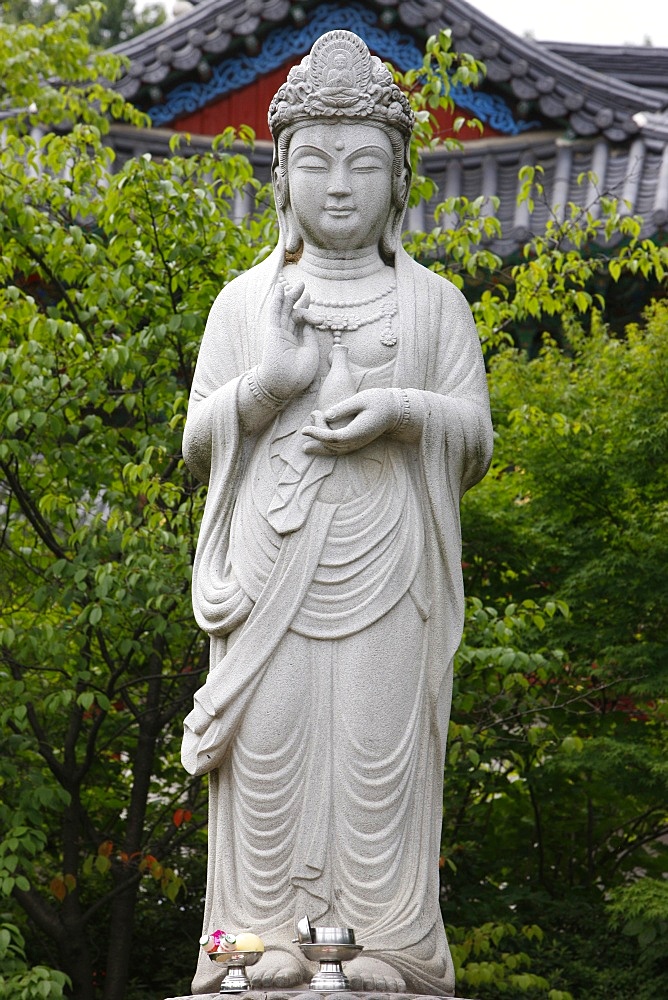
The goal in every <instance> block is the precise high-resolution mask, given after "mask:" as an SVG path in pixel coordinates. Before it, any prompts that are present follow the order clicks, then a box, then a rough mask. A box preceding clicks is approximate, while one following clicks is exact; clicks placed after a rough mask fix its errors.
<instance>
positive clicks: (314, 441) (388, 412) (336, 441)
mask: <svg viewBox="0 0 668 1000" xmlns="http://www.w3.org/2000/svg"><path fill="white" fill-rule="evenodd" d="M351 418H352V419H351ZM399 418H400V413H399V411H398V406H397V399H396V394H395V393H394V392H393V391H392V390H391V389H364V390H363V392H358V393H356V395H354V396H351V397H350V398H349V399H344V400H343V402H342V403H337V404H336V406H331V407H330V408H329V409H328V410H326V411H325V412H324V413H321V411H320V410H315V411H314V412H313V413H312V415H311V419H312V420H313V423H312V424H309V425H308V426H306V427H304V429H303V430H302V434H304V435H306V437H307V438H310V439H311V440H309V441H307V442H306V444H305V445H304V451H305V452H306V454H307V455H349V454H350V453H351V452H353V451H357V450H358V449H359V448H363V447H364V446H365V445H367V444H370V443H371V441H375V440H376V438H377V437H380V436H381V434H385V433H387V431H391V430H393V429H394V428H395V427H396V425H397V422H398V420H399ZM340 420H349V421H350V422H349V423H347V424H346V425H345V426H344V427H338V428H334V427H332V424H335V423H338V422H339V421H340Z"/></svg>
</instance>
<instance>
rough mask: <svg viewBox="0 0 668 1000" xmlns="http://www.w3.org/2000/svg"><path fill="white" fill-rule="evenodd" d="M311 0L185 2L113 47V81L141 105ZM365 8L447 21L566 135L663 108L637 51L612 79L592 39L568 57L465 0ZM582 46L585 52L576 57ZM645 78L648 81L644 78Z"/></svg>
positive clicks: (394, 24) (402, 24) (431, 22)
mask: <svg viewBox="0 0 668 1000" xmlns="http://www.w3.org/2000/svg"><path fill="white" fill-rule="evenodd" d="M317 6H318V5H317V4H316V3H315V2H313V0H302V2H300V3H292V2H290V0H194V2H193V3H192V9H191V10H190V11H189V12H187V13H185V14H183V15H182V16H180V17H179V18H177V19H176V20H174V21H172V22H170V23H167V24H163V25H160V26H159V27H157V28H154V29H153V30H151V31H148V32H146V33H145V34H142V35H139V36H138V37H136V38H133V39H131V40H130V41H128V42H124V43H123V44H122V45H119V46H117V47H116V49H115V51H116V52H118V53H122V54H123V55H125V56H127V57H128V58H129V59H130V68H129V70H128V72H127V73H126V74H125V76H124V77H123V78H122V79H121V80H120V81H119V83H118V84H117V87H118V89H119V90H120V91H121V92H122V93H123V94H124V95H125V96H126V97H127V98H128V99H130V100H133V101H136V102H138V103H140V104H141V103H142V101H141V98H142V91H143V92H144V93H146V92H147V91H150V88H151V87H153V88H156V87H157V86H161V87H163V89H164V87H165V85H167V87H168V88H171V87H172V86H174V85H175V84H177V83H178V82H180V81H184V80H188V79H191V80H196V79H197V78H198V76H199V78H200V79H203V78H206V75H207V73H208V72H209V67H210V65H211V64H212V63H218V62H220V61H221V59H224V58H225V57H228V56H230V55H232V54H235V53H238V52H245V53H247V54H250V55H252V54H254V53H256V52H258V51H259V50H260V48H261V45H262V41H263V39H264V38H265V37H266V36H267V35H268V34H269V33H270V32H271V30H272V29H275V28H276V27H277V26H279V25H286V24H290V25H292V26H293V27H294V28H295V29H297V28H299V27H301V26H302V25H303V24H304V22H306V21H308V19H309V16H310V15H311V13H312V12H313V10H314V8H316V7H317ZM342 6H343V5H342ZM364 6H365V8H367V9H369V10H370V11H375V12H376V14H377V16H378V18H379V23H380V24H381V25H382V26H383V27H384V28H386V29H392V28H394V29H399V30H401V29H403V30H407V31H408V32H409V33H412V34H413V35H419V36H424V37H426V36H428V35H430V34H434V33H436V32H437V31H438V30H440V29H441V28H443V27H451V28H452V33H453V37H454V40H455V44H456V45H457V47H459V48H460V49H462V50H464V51H467V52H470V53H471V54H473V55H474V56H476V57H477V58H480V59H482V60H483V61H484V62H485V64H486V66H487V79H488V81H489V82H490V83H491V84H492V85H496V86H498V87H499V88H500V89H501V90H502V91H506V92H507V93H508V94H509V95H512V97H513V98H514V99H516V100H517V101H520V102H523V104H525V105H530V106H531V107H532V108H534V109H536V111H537V112H538V113H539V114H540V115H541V116H542V117H543V119H545V120H549V121H554V120H558V121H559V122H560V123H563V124H564V125H565V126H566V127H568V128H569V129H570V131H571V132H572V133H573V135H575V136H596V135H604V136H605V137H606V138H608V139H610V140H612V141H613V142H622V141H624V140H625V139H627V138H628V137H629V136H633V135H635V134H636V133H637V132H638V124H637V122H636V121H635V120H634V116H635V115H636V114H637V113H638V112H639V111H645V112H649V113H653V114H656V113H658V112H661V111H663V110H665V109H666V108H668V86H667V87H666V89H665V90H662V89H660V86H659V85H660V84H662V83H665V82H666V81H665V79H664V77H663V76H661V75H660V74H659V72H658V71H651V72H650V62H649V60H648V59H647V57H646V56H645V57H643V58H642V62H643V65H645V66H646V67H647V69H646V72H644V73H643V74H642V79H641V81H640V82H639V83H636V82H632V81H631V79H630V74H631V66H632V63H633V56H631V57H629V58H628V60H627V62H626V65H627V66H628V71H627V72H625V73H616V74H615V76H614V77H613V78H612V79H613V80H614V82H613V84H612V85H611V76H610V73H609V66H610V64H609V63H608V66H607V70H608V72H604V70H606V65H605V53H602V54H601V57H600V58H598V57H596V58H594V52H593V48H592V47H591V46H590V47H586V46H576V47H575V49H577V52H576V53H575V55H574V56H567V52H566V50H567V49H568V47H567V46H559V45H556V44H554V43H553V44H551V45H546V44H539V43H537V42H534V41H532V40H530V39H527V38H520V37H518V36H517V35H515V34H513V33H512V32H511V31H509V30H508V29H506V28H504V27H502V26H501V25H500V24H497V23H496V22H495V21H493V20H491V19H490V18H489V17H487V16H486V15H484V14H483V13H482V12H481V11H479V10H477V9H476V8H475V7H474V6H472V5H471V4H469V3H467V2H466V0H399V2H397V0H373V2H370V3H366V4H365V5H364ZM344 25H345V18H343V17H342V20H341V25H340V26H344ZM603 49H607V47H605V46H604V47H603ZM615 51H616V50H615ZM587 52H589V53H590V54H591V58H589V57H587V58H585V56H586V53H587ZM637 52H638V50H637V49H634V50H633V53H637ZM588 59H589V61H588ZM658 62H660V59H659V60H657V63H658ZM406 68H407V67H406ZM654 81H655V82H656V88H654V87H652V86H650V84H651V83H652V82H654ZM657 88H658V89H657ZM144 104H146V100H145V101H144Z"/></svg>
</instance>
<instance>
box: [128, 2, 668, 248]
mask: <svg viewBox="0 0 668 1000" xmlns="http://www.w3.org/2000/svg"><path fill="white" fill-rule="evenodd" d="M331 27H346V28H350V29H351V30H353V31H357V32H358V33H359V34H361V35H362V37H364V38H365V41H366V42H367V44H368V45H369V46H370V47H371V48H372V49H374V50H375V51H377V52H378V54H379V55H381V57H382V58H386V59H390V61H392V62H394V63H395V65H397V66H399V68H401V69H408V68H410V67H412V66H415V65H418V64H419V61H420V51H421V47H422V43H423V41H424V39H425V38H426V37H427V36H428V35H431V34H434V33H436V32H437V31H438V30H440V29H441V28H443V27H451V29H452V34H453V38H454V43H455V47H456V48H458V49H460V50H461V51H466V52H469V53H471V54H472V55H474V56H475V57H476V58H478V59H481V60H482V61H484V63H485V64H486V67H487V78H486V81H485V84H484V85H483V87H482V88H480V90H479V91H474V92H472V93H469V94H463V93H462V94H459V95H458V97H456V100H457V103H458V104H459V105H460V106H462V107H464V108H467V109H469V110H470V111H471V112H472V114H474V115H476V116H477V117H479V118H481V120H483V121H485V122H486V124H488V125H490V126H491V134H492V137H488V136H486V137H484V138H481V139H476V140H475V141H468V142H465V143H464V146H463V148H462V149H461V150H458V151H447V150H445V149H442V150H436V151H435V152H432V153H430V154H428V155H427V156H425V158H424V168H425V169H426V171H427V173H428V174H429V175H430V176H431V177H432V178H433V179H434V180H435V181H436V182H437V185H438V195H437V196H436V197H435V198H434V200H433V202H432V204H431V205H430V206H426V207H425V206H423V207H422V208H421V209H419V210H418V211H417V212H415V211H414V212H413V213H412V215H409V218H408V220H407V221H408V224H409V225H410V226H411V228H424V227H429V226H431V225H432V224H433V210H434V209H435V207H436V205H437V204H438V203H439V202H441V201H443V200H444V199H445V198H447V197H450V196H460V195H463V196H465V197H467V198H469V199H471V200H473V199H475V198H477V197H478V196H479V195H481V194H482V195H483V196H485V197H486V198H487V199H488V201H487V204H488V206H489V211H492V208H491V204H492V203H491V198H492V196H495V197H497V198H498V199H499V207H498V209H497V210H496V211H495V214H497V216H498V218H499V220H500V222H501V225H502V230H503V235H502V237H501V238H499V239H495V240H494V241H493V244H492V247H493V249H495V250H496V251H497V252H499V253H501V254H502V255H503V256H506V255H508V254H512V253H514V252H516V251H517V250H518V249H519V247H520V246H521V245H522V244H523V243H524V242H525V241H526V240H527V239H528V238H529V237H530V236H531V235H532V234H533V233H540V232H542V231H544V227H545V223H546V221H547V219H548V218H550V217H552V218H557V219H561V218H563V217H564V214H565V213H566V212H567V211H568V209H567V207H566V206H567V205H568V204H569V203H571V204H574V205H576V206H579V207H580V208H582V209H583V210H590V209H591V210H592V211H593V212H594V213H596V211H597V199H598V197H599V196H600V195H601V194H604V195H607V196H610V197H616V198H618V199H619V200H620V204H621V205H622V206H623V207H622V209H621V210H622V211H623V212H628V213H630V214H639V215H641V216H642V217H643V219H644V226H643V235H654V234H656V233H657V231H659V230H665V229H666V228H667V227H668V50H665V49H662V50H653V49H651V48H649V47H640V46H638V47H629V48H625V47H622V48H620V47H616V46H615V47H612V46H585V45H569V44H565V43H556V42H535V41H533V40H531V39H526V38H520V37H518V36H517V35H514V34H513V33H512V32H511V31H509V30H507V29H506V28H504V27H502V26H501V25H499V24H497V23H496V22H494V21H493V20H491V19H490V18H489V17H487V16H485V15H484V14H483V13H482V12H480V11H479V10H477V9H476V8H475V7H474V6H473V5H472V4H470V3H467V2H466V0H373V2H367V3H365V4H364V5H361V4H360V3H359V2H357V0H347V2H346V0H339V2H329V3H323V2H322V0H320V2H318V0H302V2H301V3H292V2H289V0H192V3H191V9H190V10H189V11H188V12H187V13H185V14H183V15H182V16H181V17H179V18H177V19H176V20H175V21H172V22H171V23H169V24H163V25H161V26H160V27H158V28H155V29H153V30H152V31H149V32H146V33H145V34H143V35H140V36H138V37H137V38H134V39H132V40H131V41H129V42H125V43H124V44H122V45H120V46H118V47H117V48H116V50H115V51H116V52H119V53H122V54H124V55H126V56H127V57H128V58H129V60H130V67H129V69H128V71H127V73H126V74H125V76H124V77H123V78H122V79H121V80H120V81H119V83H118V84H116V86H117V87H118V89H120V90H121V91H122V93H124V95H125V96H126V97H127V98H129V99H130V100H132V101H133V102H134V103H135V104H137V105H138V106H139V107H141V108H143V109H144V110H148V111H149V113H150V115H151V117H152V119H153V122H154V125H164V126H167V128H164V129H160V128H155V129H151V130H134V131H133V130H127V129H126V130H123V129H122V128H121V127H119V126H112V132H111V141H113V142H114V145H115V147H116V149H117V151H118V152H119V159H121V160H122V159H123V158H125V157H127V156H129V155H136V154H137V153H138V152H143V151H152V152H154V153H155V154H157V155H169V147H168V137H169V136H170V135H171V134H172V133H171V132H170V131H169V128H170V127H173V123H178V119H179V116H181V118H182V121H186V118H184V117H183V116H184V115H186V116H187V113H188V112H189V111H194V110H195V109H196V108H198V107H202V106H206V102H207V101H208V102H211V101H212V100H213V101H215V100H216V99H217V97H216V95H221V94H225V93H227V92H229V91H230V90H234V88H235V87H236V88H241V90H240V91H238V92H240V93H241V94H242V95H243V92H244V91H243V88H244V87H246V86H248V85H249V83H250V81H251V80H255V79H257V77H258V75H260V76H262V75H263V74H264V76H265V78H266V79H267V80H269V79H270V77H269V76H268V74H269V73H270V72H273V73H280V72H283V71H284V70H281V69H280V67H284V66H285V64H286V60H287V59H292V60H293V61H294V60H295V59H296V58H300V57H301V54H303V53H304V52H306V51H308V49H309V48H310V47H311V44H312V42H313V41H315V38H316V37H318V35H319V34H320V33H322V31H325V30H329V28H331ZM402 62H403V65H402ZM282 78H283V77H282ZM467 89H468V88H467ZM158 90H159V92H158ZM247 93H248V94H251V91H250V90H249V91H248V92H247ZM256 99H258V98H256ZM467 100H468V101H469V103H466V102H467ZM485 102H487V103H485ZM495 102H496V103H495ZM267 103H268V101H267ZM490 109H491V110H490ZM485 116H487V117H485ZM495 116H496V117H495ZM176 127H179V128H181V129H183V128H184V127H185V128H186V130H187V131H193V132H197V131H198V129H197V128H192V127H191V126H190V125H188V124H187V125H185V126H184V125H183V124H181V125H178V124H177V125H176ZM208 143H210V138H208V137H207V136H203V135H202V136H200V137H198V136H196V135H195V136H193V139H192V141H191V144H190V146H189V147H188V148H189V149H190V151H191V152H196V151H198V150H199V149H200V148H202V149H203V148H205V147H206V145H207V144H208ZM265 147H266V148H265ZM270 158H271V156H270V147H269V144H263V143H261V142H260V143H258V144H257V146H256V149H255V152H254V153H253V156H252V159H253V160H254V163H255V165H256V169H257V170H258V173H259V176H260V177H261V178H262V179H264V180H267V179H268V175H269V163H270ZM524 164H533V165H540V166H541V168H542V170H543V171H544V173H543V175H542V182H543V186H544V195H543V197H542V198H536V199H535V204H534V207H533V210H532V212H529V207H528V205H527V203H526V201H525V202H524V203H523V204H521V205H518V204H517V196H518V193H519V189H520V182H519V180H518V171H519V168H520V167H521V166H523V165H524ZM590 175H591V176H590ZM594 178H595V180H594ZM420 213H421V214H420Z"/></svg>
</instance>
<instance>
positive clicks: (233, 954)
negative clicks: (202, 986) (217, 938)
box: [207, 951, 264, 993]
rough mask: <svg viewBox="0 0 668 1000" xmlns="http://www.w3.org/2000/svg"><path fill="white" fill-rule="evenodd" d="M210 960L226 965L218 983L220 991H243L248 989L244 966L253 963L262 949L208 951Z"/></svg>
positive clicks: (257, 959)
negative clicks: (224, 973)
mask: <svg viewBox="0 0 668 1000" xmlns="http://www.w3.org/2000/svg"><path fill="white" fill-rule="evenodd" d="M207 954H208V956H209V958H210V959H211V961H212V962H217V963H218V965H224V966H226V967H227V975H226V976H225V978H224V979H223V981H222V983H221V984H220V992H221V993H245V992H246V990H249V989H250V980H249V978H248V976H247V975H246V966H248V965H255V963H256V962H259V961H260V959H261V958H262V956H263V955H264V952H263V951H209V952H207Z"/></svg>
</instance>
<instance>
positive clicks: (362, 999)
mask: <svg viewBox="0 0 668 1000" xmlns="http://www.w3.org/2000/svg"><path fill="white" fill-rule="evenodd" d="M220 996H221V994H220V993H198V994H197V995H196V996H192V995H189V996H186V997H167V998H166V1000H220ZM228 996H235V997H239V998H240V1000H329V998H330V997H332V998H334V997H335V998H336V1000H464V998H463V997H459V998H456V997H447V998H444V997H436V996H424V995H422V994H416V993H353V992H352V991H351V992H341V993H312V992H311V991H310V990H249V991H248V992H247V993H236V994H228Z"/></svg>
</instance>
